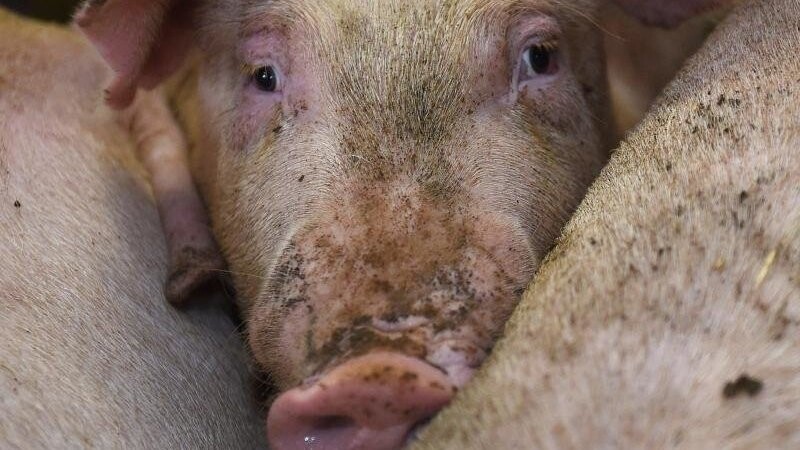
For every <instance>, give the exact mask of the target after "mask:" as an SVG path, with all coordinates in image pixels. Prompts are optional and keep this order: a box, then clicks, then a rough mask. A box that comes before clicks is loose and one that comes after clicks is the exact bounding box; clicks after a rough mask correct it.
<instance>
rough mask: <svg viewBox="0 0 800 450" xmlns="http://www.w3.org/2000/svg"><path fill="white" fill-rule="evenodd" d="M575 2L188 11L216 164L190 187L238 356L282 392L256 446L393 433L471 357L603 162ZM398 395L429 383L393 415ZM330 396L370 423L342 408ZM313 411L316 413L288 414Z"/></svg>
mask: <svg viewBox="0 0 800 450" xmlns="http://www.w3.org/2000/svg"><path fill="white" fill-rule="evenodd" d="M579 3H580V2H571V3H570V7H569V8H566V7H564V6H563V5H562V4H561V3H556V2H548V1H533V0H531V1H510V0H509V1H501V0H469V1H457V2H454V1H445V0H442V1H435V0H429V1H423V0H416V1H408V2H405V1H404V2H395V1H390V0H375V1H366V2H352V1H347V0H326V1H313V2H311V1H307V2H303V1H295V2H289V1H280V0H276V1H271V2H253V1H239V2H233V1H227V2H219V3H218V4H215V5H214V6H212V7H211V9H208V10H207V11H206V14H205V17H207V19H206V22H205V23H204V24H203V26H204V27H205V29H207V30H209V31H210V32H208V33H205V34H206V35H208V36H213V39H207V40H206V41H204V42H202V43H201V47H202V48H203V50H204V52H203V54H204V56H203V58H204V60H203V64H202V66H203V69H202V75H201V81H200V93H201V99H202V100H201V104H202V109H203V111H204V114H205V116H206V117H207V118H208V119H207V126H206V127H205V128H206V133H207V134H208V137H207V145H208V147H210V148H213V149H214V150H213V153H214V157H213V159H214V160H216V165H215V167H216V170H215V171H214V174H213V177H206V178H205V179H203V178H202V177H201V180H200V184H201V186H202V188H203V190H204V192H205V196H206V197H207V200H208V202H209V206H210V210H211V212H212V215H213V222H214V227H215V230H216V232H217V235H218V238H219V240H220V243H221V246H222V248H223V251H224V252H225V255H226V257H227V258H228V261H229V264H230V268H231V271H232V273H233V276H234V282H235V285H236V288H237V292H238V293H239V297H240V299H239V301H240V303H241V306H242V309H243V312H244V315H245V319H246V322H247V337H248V342H249V344H250V346H251V349H252V353H253V355H254V357H255V360H256V361H257V363H258V364H259V365H260V366H261V367H262V368H263V369H264V370H265V371H267V372H268V373H269V374H271V376H272V378H273V379H274V380H275V381H276V383H277V385H278V387H279V388H280V389H281V390H287V389H292V388H293V389H292V390H291V391H289V392H287V393H285V394H283V395H282V396H281V397H280V398H279V399H278V401H277V402H276V403H275V406H274V407H273V412H271V413H270V421H271V422H274V423H276V425H274V426H273V425H272V424H271V425H270V430H271V431H270V435H271V438H272V439H273V442H284V441H282V440H281V439H284V438H285V439H287V441H286V442H290V441H292V439H295V438H297V436H300V435H301V434H304V433H305V434H309V433H311V432H309V431H308V430H311V429H317V428H319V427H322V428H324V429H325V430H328V431H327V432H330V433H333V435H336V437H330V436H329V437H328V439H344V440H343V441H336V442H350V443H351V444H352V443H353V442H366V443H372V444H375V445H374V446H368V447H369V448H381V445H383V444H380V445H379V444H378V442H384V441H382V440H380V439H384V438H385V439H386V441H385V442H389V443H396V442H402V436H404V435H405V433H407V431H408V429H409V428H410V426H411V425H413V423H414V422H416V421H418V420H421V419H423V418H424V417H426V416H427V415H429V414H431V413H432V412H434V411H435V410H436V409H438V408H440V407H441V406H442V405H443V404H445V403H446V402H447V401H448V400H449V398H450V396H451V395H452V393H453V392H454V391H455V390H456V389H457V388H458V387H461V386H462V385H463V384H464V383H466V382H467V380H468V379H469V378H470V376H471V375H472V373H473V371H474V370H475V368H476V367H478V365H479V364H480V363H481V361H482V360H483V359H484V358H485V357H486V355H487V352H488V351H489V350H490V348H491V347H492V344H493V342H494V341H495V339H496V338H497V336H498V333H499V332H500V331H501V330H502V327H503V325H504V322H505V320H506V319H507V317H508V316H509V314H510V313H511V311H512V309H513V307H514V306H515V304H516V303H517V301H518V300H519V298H520V295H521V293H522V290H523V289H524V287H525V286H526V283H527V282H528V281H529V280H530V278H531V277H532V275H533V272H534V270H535V269H536V267H537V265H538V263H539V260H540V258H541V257H542V256H543V254H544V253H545V252H546V250H547V249H548V248H549V247H550V246H551V245H552V244H553V241H554V239H555V237H556V235H557V233H558V231H559V229H560V227H561V226H562V225H563V224H564V223H565V221H566V220H567V218H568V216H569V214H570V213H571V211H572V210H573V208H574V207H575V206H576V204H577V202H578V201H579V199H580V198H581V197H582V195H583V193H584V190H585V188H586V186H587V185H588V183H589V182H590V181H591V180H592V179H593V177H594V176H595V174H596V172H597V171H598V170H599V167H600V166H601V164H602V162H603V161H604V158H605V154H604V152H603V143H602V142H601V138H600V136H601V135H602V131H603V130H601V127H602V126H603V125H602V124H603V123H604V120H605V118H606V114H605V109H604V95H605V92H604V83H605V80H604V79H603V78H602V75H601V74H602V73H603V70H602V62H601V59H600V51H599V39H598V37H597V35H596V34H597V31H596V30H595V29H594V28H593V27H592V26H591V23H590V20H589V19H588V18H587V17H588V16H587V14H588V13H587V12H586V11H589V10H590V8H588V6H586V5H582V4H579ZM231 24H237V27H235V29H233V30H232V29H231V28H232V27H231ZM204 164H208V162H207V160H205V162H204ZM422 380H424V382H425V383H427V384H425V385H424V386H422V385H421V384H420V383H422V382H423V381H422ZM409 385H411V387H413V388H414V389H411V391H416V392H418V393H419V392H420V391H425V390H427V391H426V392H423V393H422V394H419V395H418V397H419V398H417V400H415V401H416V403H414V402H413V401H412V403H414V404H412V405H408V404H403V405H402V407H401V406H400V404H401V403H403V402H404V401H405V402H407V401H409V400H408V398H412V399H413V398H416V397H414V396H410V397H409V396H401V395H400V394H399V393H401V392H404V391H403V389H406V388H408V386H409ZM331 386H338V388H337V389H338V390H339V391H340V392H346V393H348V395H351V396H352V398H354V399H355V400H351V401H355V402H356V403H358V402H362V403H359V404H363V405H366V406H365V407H364V408H363V410H366V411H371V413H367V412H364V413H363V414H362V413H358V414H360V415H358V417H355V416H352V414H351V415H348V414H350V413H347V412H342V411H341V408H340V407H339V406H337V405H340V406H341V405H345V404H347V402H344V401H342V399H341V398H338V397H337V396H336V395H334V394H331V390H330V388H331ZM342 395H344V394H342ZM400 397H402V398H403V400H402V401H401V400H400ZM375 398H381V399H383V400H384V401H383V402H382V403H381V404H380V405H379V404H378V403H376V400H375ZM369 399H372V400H369ZM309 405H310V406H309ZM350 405H351V406H352V403H350ZM326 408H327V409H326ZM342 408H344V406H342ZM350 409H353V408H350ZM378 409H380V410H381V411H382V412H381V414H383V415H381V414H378V413H377V412H376V410H378ZM300 410H302V411H305V412H304V413H300V412H298V411H300ZM312 410H315V411H320V410H325V411H327V413H325V418H324V420H323V419H321V418H319V417H316V418H313V417H312V418H311V419H308V420H306V421H303V420H300V419H297V418H298V417H307V416H308V414H311V413H310V412H309V411H312ZM387 411H388V412H387ZM331 417H333V418H334V419H330V418H331ZM376 417H377V418H376ZM317 419H319V420H318V422H319V423H316V422H315V420H317ZM325 420H328V421H330V423H327V422H325ZM275 429H277V430H284V431H286V430H292V431H291V432H289V431H286V432H285V433H284V434H280V432H277V431H276V432H275V433H278V435H277V436H278V437H276V434H275V433H273V430H275ZM390 429H391V430H394V431H393V432H392V433H394V434H391V433H389V434H386V433H384V434H382V435H380V436H381V437H379V438H375V437H374V435H373V434H374V433H373V431H375V430H384V431H385V430H390ZM330 430H338V431H336V432H335V433H334V432H331V431H330ZM342 430H345V431H342ZM364 430H368V431H364ZM340 431H341V432H340ZM292 433H294V434H292ZM348 433H349V434H348ZM370 433H373V434H370ZM387 433H388V432H387ZM311 434H313V433H311ZM309 435H310V434H309ZM343 436H344V437H343ZM386 436H389V437H386ZM398 436H399V437H398ZM306 437H308V436H306ZM373 438H374V439H379V440H378V441H376V440H370V439H373ZM359 439H360V440H359ZM279 445H283V444H279ZM287 445H288V444H287ZM348 445H349V444H348ZM353 445H355V444H353ZM386 445H387V446H386V447H385V448H392V445H394V444H392V445H389V444H386ZM356 447H357V446H356Z"/></svg>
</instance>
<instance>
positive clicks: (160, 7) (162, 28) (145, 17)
mask: <svg viewBox="0 0 800 450" xmlns="http://www.w3.org/2000/svg"><path fill="white" fill-rule="evenodd" d="M194 3H196V2H195V1H194V0H88V1H87V2H86V4H85V5H84V7H83V8H82V9H81V10H80V11H79V12H78V14H77V16H76V17H75V22H76V24H77V25H78V26H79V27H80V29H81V30H83V32H84V33H85V34H86V36H87V37H88V38H89V39H90V40H91V41H92V42H93V43H94V45H95V46H96V47H97V49H98V50H99V52H100V54H101V55H102V56H103V58H105V60H106V61H107V62H108V64H109V66H111V68H112V69H113V70H114V72H115V74H116V77H115V79H114V81H113V83H112V84H111V86H110V87H109V88H108V91H107V101H108V103H109V105H111V106H112V107H114V108H117V109H122V108H125V107H127V106H128V105H130V104H131V102H132V101H133V98H134V96H135V95H136V90H137V88H138V87H140V86H141V87H144V88H147V89H151V88H153V87H155V86H156V85H158V84H159V83H160V82H161V81H162V80H163V79H164V78H166V77H168V76H169V75H171V74H172V73H173V72H174V71H175V70H177V69H178V67H180V65H181V63H182V62H183V60H184V58H185V56H186V54H187V53H188V51H189V49H190V47H191V42H192V27H191V16H192V8H191V6H192V4H194Z"/></svg>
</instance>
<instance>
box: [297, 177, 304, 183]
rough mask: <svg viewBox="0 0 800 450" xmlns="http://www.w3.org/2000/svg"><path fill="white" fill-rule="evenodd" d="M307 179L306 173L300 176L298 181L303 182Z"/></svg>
mask: <svg viewBox="0 0 800 450" xmlns="http://www.w3.org/2000/svg"><path fill="white" fill-rule="evenodd" d="M305 179H306V176H305V175H300V178H298V179H297V181H298V182H300V183H302V182H303V180H305Z"/></svg>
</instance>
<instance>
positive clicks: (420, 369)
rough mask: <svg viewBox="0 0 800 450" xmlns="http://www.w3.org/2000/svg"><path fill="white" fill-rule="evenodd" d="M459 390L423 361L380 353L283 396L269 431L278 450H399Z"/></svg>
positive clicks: (271, 415)
mask: <svg viewBox="0 0 800 450" xmlns="http://www.w3.org/2000/svg"><path fill="white" fill-rule="evenodd" d="M455 391H456V388H455V386H453V385H452V384H451V383H450V382H449V381H448V378H447V376H446V375H445V374H444V373H443V372H441V371H440V370H438V369H436V368H434V367H433V366H431V365H429V364H427V363H425V362H424V361H421V360H419V359H416V358H412V357H408V356H405V355H401V354H396V353H388V352H376V353H372V354H369V355H364V356H360V357H358V358H355V359H352V360H350V361H347V362H345V363H343V364H342V365H340V366H338V367H336V368H334V369H333V370H331V371H330V372H328V373H327V374H326V375H324V376H322V377H321V378H319V379H318V380H317V381H316V382H314V383H313V384H311V385H310V386H306V387H298V388H295V389H292V390H290V391H287V392H285V393H284V394H282V395H281V396H280V397H278V399H277V400H276V401H275V403H274V404H273V406H272V408H271V410H270V412H269V417H268V418H267V432H268V435H269V440H270V443H271V445H272V448H275V449H276V450H284V449H285V450H292V449H320V450H322V449H370V450H381V449H395V448H399V447H400V446H401V445H402V444H403V442H404V441H405V440H406V438H407V436H408V435H409V433H410V432H411V431H412V430H413V429H414V427H415V425H417V424H419V423H421V422H424V421H425V420H426V419H428V418H430V417H431V416H433V415H434V414H435V413H436V412H437V411H438V410H439V409H441V408H442V407H443V406H445V405H446V404H447V403H448V402H449V401H450V399H451V398H452V396H453V394H454V393H455Z"/></svg>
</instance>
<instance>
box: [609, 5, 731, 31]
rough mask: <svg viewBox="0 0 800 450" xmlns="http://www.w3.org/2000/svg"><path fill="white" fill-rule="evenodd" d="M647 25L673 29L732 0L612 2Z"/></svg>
mask: <svg viewBox="0 0 800 450" xmlns="http://www.w3.org/2000/svg"><path fill="white" fill-rule="evenodd" d="M614 1H615V2H616V3H617V4H619V5H620V6H621V7H622V8H623V9H625V10H626V11H627V12H628V13H629V14H631V15H633V16H635V17H637V18H639V19H640V20H641V21H642V22H644V23H647V24H649V25H658V26H663V27H674V26H676V25H678V24H680V23H681V22H683V21H684V20H686V19H688V18H690V17H692V16H694V15H697V14H700V13H703V12H707V11H711V10H712V9H714V8H716V7H719V6H722V5H724V4H726V3H731V2H732V0H614Z"/></svg>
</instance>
